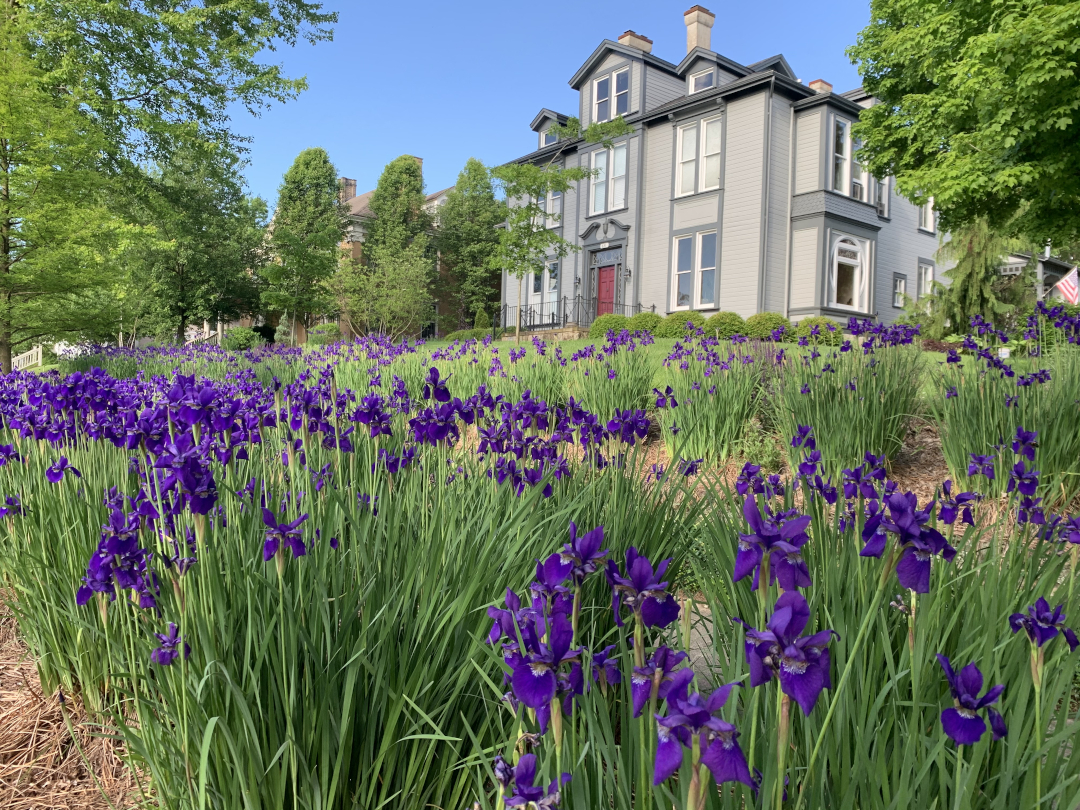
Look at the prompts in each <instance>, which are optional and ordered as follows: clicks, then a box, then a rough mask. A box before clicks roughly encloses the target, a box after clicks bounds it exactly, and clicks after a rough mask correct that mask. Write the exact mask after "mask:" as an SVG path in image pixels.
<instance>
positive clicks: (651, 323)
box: [626, 312, 664, 335]
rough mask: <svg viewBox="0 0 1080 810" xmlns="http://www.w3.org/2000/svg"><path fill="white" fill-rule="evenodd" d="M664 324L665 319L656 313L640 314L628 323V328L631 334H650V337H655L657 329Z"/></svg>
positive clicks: (632, 317)
mask: <svg viewBox="0 0 1080 810" xmlns="http://www.w3.org/2000/svg"><path fill="white" fill-rule="evenodd" d="M663 322H664V319H663V318H661V317H660V316H659V315H657V314H656V313H655V312H639V313H638V314H637V315H633V316H631V318H630V320H628V321H627V322H626V328H627V329H629V330H630V331H631V332H648V333H649V334H650V335H655V334H656V329H657V327H658V326H660V324H662V323H663Z"/></svg>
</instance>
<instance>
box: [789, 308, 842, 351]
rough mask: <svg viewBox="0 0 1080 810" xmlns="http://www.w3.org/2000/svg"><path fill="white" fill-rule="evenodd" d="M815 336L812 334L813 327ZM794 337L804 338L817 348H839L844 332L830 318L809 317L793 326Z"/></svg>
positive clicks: (822, 316) (821, 316)
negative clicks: (815, 328) (815, 330)
mask: <svg viewBox="0 0 1080 810" xmlns="http://www.w3.org/2000/svg"><path fill="white" fill-rule="evenodd" d="M815 326H816V327H817V334H816V335H815V334H813V331H814V327H815ZM795 337H797V338H806V339H807V340H809V341H810V342H811V343H813V344H814V345H817V346H839V345H840V344H841V343H842V342H843V340H844V330H843V329H842V328H841V327H840V324H838V323H837V322H836V321H834V320H833V319H832V318H826V317H825V316H824V315H811V316H810V317H809V318H803V319H802V320H801V321H799V322H798V324H796V325H795Z"/></svg>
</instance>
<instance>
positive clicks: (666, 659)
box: [630, 647, 686, 717]
mask: <svg viewBox="0 0 1080 810" xmlns="http://www.w3.org/2000/svg"><path fill="white" fill-rule="evenodd" d="M685 660H686V653H684V652H679V653H677V652H673V651H672V650H670V649H668V648H667V647H657V648H656V651H655V652H654V653H653V654H652V655H651V656H650V657H649V660H648V661H646V662H645V666H643V667H634V674H633V675H631V676H630V696H631V698H632V699H633V703H634V717H641V713H642V711H644V710H645V704H646V703H648V702H649V700H650V699H653V700H657V699H659V700H664V699H665V698H666V697H667V696H668V692H670V691H671V683H672V678H673V677H674V674H675V668H676V667H677V666H679V664H681V663H682V662H683V661H685Z"/></svg>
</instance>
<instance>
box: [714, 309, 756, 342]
mask: <svg viewBox="0 0 1080 810" xmlns="http://www.w3.org/2000/svg"><path fill="white" fill-rule="evenodd" d="M704 329H705V334H706V335H708V336H709V337H715V338H719V339H720V340H730V339H731V338H733V337H734V336H735V335H741V334H743V332H744V331H746V321H744V320H743V318H742V315H740V314H739V313H738V312H717V313H716V314H715V315H710V316H709V317H708V318H706V319H705V326H704Z"/></svg>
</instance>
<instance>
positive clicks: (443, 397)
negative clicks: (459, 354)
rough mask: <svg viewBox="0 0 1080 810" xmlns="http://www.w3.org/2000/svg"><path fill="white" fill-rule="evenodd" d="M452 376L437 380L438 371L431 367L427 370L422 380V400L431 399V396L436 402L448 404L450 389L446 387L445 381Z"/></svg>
mask: <svg viewBox="0 0 1080 810" xmlns="http://www.w3.org/2000/svg"><path fill="white" fill-rule="evenodd" d="M453 376H454V375H453V374H451V375H449V376H448V377H445V378H442V379H440V378H439V370H438V369H437V368H435V367H434V366H432V367H431V368H430V369H428V375H427V377H426V378H424V399H431V397H432V395H434V397H435V401H436V402H449V401H450V389H449V388H447V387H446V382H447V380H449V379H450V377H453Z"/></svg>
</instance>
